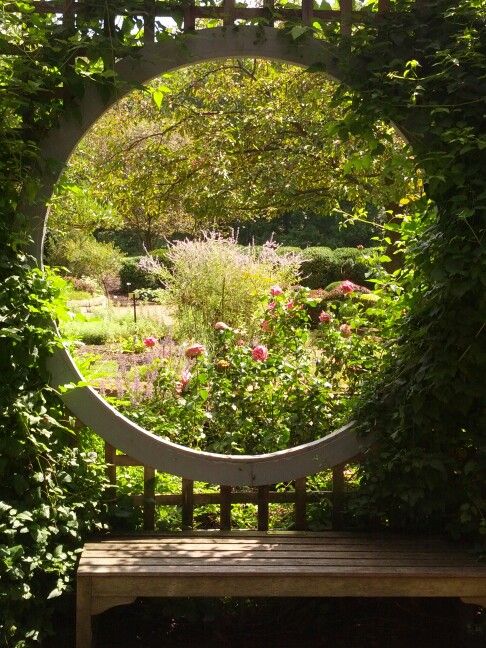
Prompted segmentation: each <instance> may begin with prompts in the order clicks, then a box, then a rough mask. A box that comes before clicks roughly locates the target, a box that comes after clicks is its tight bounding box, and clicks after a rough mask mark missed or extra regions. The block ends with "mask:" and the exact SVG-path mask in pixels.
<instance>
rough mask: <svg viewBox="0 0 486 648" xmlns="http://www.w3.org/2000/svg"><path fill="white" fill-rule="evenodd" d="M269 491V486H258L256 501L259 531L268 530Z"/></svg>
mask: <svg viewBox="0 0 486 648" xmlns="http://www.w3.org/2000/svg"><path fill="white" fill-rule="evenodd" d="M269 491H270V487H269V486H259V487H258V495H257V502H258V530H259V531H268V522H269V520H268V518H269V506H268V504H269V499H268V494H269Z"/></svg>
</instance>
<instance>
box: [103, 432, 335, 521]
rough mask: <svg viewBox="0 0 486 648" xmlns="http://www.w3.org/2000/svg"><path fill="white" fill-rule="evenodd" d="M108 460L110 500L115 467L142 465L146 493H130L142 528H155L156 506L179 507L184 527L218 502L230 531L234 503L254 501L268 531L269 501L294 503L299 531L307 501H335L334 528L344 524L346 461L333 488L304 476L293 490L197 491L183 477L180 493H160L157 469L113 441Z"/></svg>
mask: <svg viewBox="0 0 486 648" xmlns="http://www.w3.org/2000/svg"><path fill="white" fill-rule="evenodd" d="M105 462H106V463H107V468H106V470H107V478H108V482H109V484H110V486H109V489H108V495H109V500H110V501H115V499H116V469H117V467H118V466H121V467H127V466H139V467H143V471H144V477H143V479H144V482H143V483H144V492H143V494H134V495H131V500H132V502H133V504H134V505H136V506H142V508H143V527H144V530H145V531H153V530H154V529H155V514H156V508H157V506H179V507H180V508H181V512H182V528H183V529H184V530H189V529H192V528H193V526H194V509H195V508H196V507H197V506H207V505H211V504H213V505H217V506H219V508H220V529H221V530H222V531H230V530H231V526H232V523H231V507H232V505H233V504H253V505H256V506H257V524H256V526H257V528H258V530H259V531H267V530H268V528H269V514H270V504H293V505H294V514H295V524H294V528H295V529H296V530H298V531H304V530H306V529H307V515H306V513H307V504H309V503H317V502H322V501H324V500H328V501H330V502H331V504H332V528H333V529H336V530H339V529H341V528H342V526H343V509H344V500H345V478H344V464H342V465H339V466H335V467H334V468H333V470H332V474H333V487H332V490H330V491H315V490H311V491H308V490H307V478H306V477H302V478H300V479H296V480H295V482H294V489H289V490H279V491H276V490H271V487H270V486H269V485H266V486H259V487H258V488H256V489H255V488H253V489H252V488H245V489H238V488H233V487H231V486H228V485H221V486H220V488H219V492H214V491H213V492H199V493H195V492H194V481H193V480H191V479H185V478H182V487H181V492H180V493H157V492H156V487H155V477H156V471H155V470H154V468H152V467H149V466H144V465H143V464H141V463H140V462H139V461H137V460H135V459H133V458H132V457H130V456H129V455H126V454H118V453H117V452H116V449H115V448H114V447H113V446H111V445H110V444H108V443H106V444H105Z"/></svg>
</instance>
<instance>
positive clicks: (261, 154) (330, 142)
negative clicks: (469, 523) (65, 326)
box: [51, 59, 420, 249]
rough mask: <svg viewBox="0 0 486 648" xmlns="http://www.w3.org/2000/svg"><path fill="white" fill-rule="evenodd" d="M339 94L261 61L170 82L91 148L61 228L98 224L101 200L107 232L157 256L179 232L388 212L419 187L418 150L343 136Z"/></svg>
mask: <svg viewBox="0 0 486 648" xmlns="http://www.w3.org/2000/svg"><path fill="white" fill-rule="evenodd" d="M335 91H336V85H335V84H334V83H333V82H331V81H329V80H328V79H327V78H326V77H325V76H324V75H322V74H316V73H311V72H309V71H305V70H303V69H301V68H297V67H295V66H290V65H285V64H281V63H274V62H268V61H262V60H241V59H228V60H225V61H223V62H213V63H206V64H201V65H197V66H195V67H191V68H186V69H184V70H181V71H178V72H174V73H171V74H166V75H164V76H163V77H162V78H160V79H158V80H156V81H155V82H154V83H153V84H152V86H151V87H149V88H147V89H146V90H145V91H138V92H134V93H132V94H131V95H130V96H129V97H127V98H126V99H124V100H123V101H121V102H120V103H118V104H117V105H116V106H115V107H114V108H113V109H112V110H110V111H109V112H108V113H107V114H106V115H105V116H104V117H103V118H102V119H101V120H100V121H99V122H98V123H97V124H96V125H95V127H94V128H93V129H92V130H91V132H90V133H89V134H88V135H87V137H86V138H85V139H84V140H83V142H82V143H81V144H80V146H79V149H78V151H77V152H76V154H75V155H74V156H73V158H72V160H71V163H70V166H69V169H68V171H67V178H68V182H67V186H68V189H69V190H70V193H69V194H66V192H65V191H64V190H63V189H62V188H61V191H60V193H59V194H58V197H57V199H56V200H55V204H54V209H53V218H52V220H51V226H52V227H53V228H55V229H61V230H62V229H64V230H65V229H66V225H67V223H68V222H69V228H70V229H71V228H72V226H73V223H74V226H75V227H76V224H79V222H80V218H81V216H82V215H83V218H84V222H86V220H87V221H88V223H87V224H88V225H91V224H93V223H94V222H96V218H95V220H94V221H93V220H92V219H90V218H88V219H86V218H85V215H86V204H87V203H88V204H90V205H93V204H95V205H99V222H98V227H99V228H103V227H106V224H107V223H109V222H111V226H113V224H114V221H115V220H117V222H118V227H120V228H125V229H131V230H135V231H136V232H138V235H139V237H140V239H141V240H142V242H143V244H144V245H145V246H146V247H147V248H148V249H150V248H152V247H153V246H154V245H155V244H156V241H157V239H160V237H163V236H170V235H171V234H172V233H173V232H174V231H177V230H180V231H194V230H197V229H202V228H208V227H220V226H222V225H223V226H224V225H226V224H228V223H234V222H236V221H239V222H244V221H248V220H254V219H271V218H274V217H277V216H280V215H282V214H285V213H288V212H292V211H294V212H296V211H299V212H308V213H319V214H323V215H324V214H329V213H330V212H332V211H333V210H334V209H336V208H339V207H340V206H342V205H343V204H348V205H349V204H352V205H354V206H355V207H356V206H360V207H364V206H366V205H368V204H373V205H376V206H377V207H380V208H383V207H387V206H388V205H389V204H391V203H395V202H397V201H398V200H399V199H400V198H401V197H403V196H404V195H406V194H407V193H409V192H410V191H411V190H412V189H413V190H415V189H416V187H417V185H418V184H419V183H420V180H419V179H417V174H416V173H415V171H414V169H413V164H412V160H411V157H410V151H409V149H408V147H407V146H406V145H405V143H404V142H403V141H402V140H401V139H400V138H399V136H398V135H397V134H396V133H395V132H394V130H393V128H391V127H389V126H385V125H384V124H382V123H377V124H376V125H375V126H374V127H373V130H372V132H371V133H370V134H369V136H367V137H363V136H361V134H360V133H356V134H352V133H350V132H348V131H347V130H346V129H343V127H342V124H343V120H346V112H347V110H348V109H349V105H348V103H347V102H346V103H344V104H343V103H342V102H341V103H339V102H336V101H334V100H333V97H334V94H335ZM73 185H74V187H78V188H79V187H81V188H82V191H79V189H78V190H77V192H76V193H74V194H73ZM66 195H68V199H67V200H66ZM73 203H74V204H73ZM73 207H74V211H76V212H77V216H74V218H73V217H72V212H73V209H72V208H73ZM107 214H109V215H111V217H110V218H107ZM114 215H115V216H114Z"/></svg>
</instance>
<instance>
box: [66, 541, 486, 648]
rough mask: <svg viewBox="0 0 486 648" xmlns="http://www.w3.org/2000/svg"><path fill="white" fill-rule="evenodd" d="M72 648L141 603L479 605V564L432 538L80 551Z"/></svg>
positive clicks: (165, 544) (85, 647) (485, 588)
mask: <svg viewBox="0 0 486 648" xmlns="http://www.w3.org/2000/svg"><path fill="white" fill-rule="evenodd" d="M77 588H78V589H77V596H78V608H77V644H76V645H77V648H91V617H92V615H95V614H99V613H101V612H103V611H105V610H107V609H109V608H111V607H113V606H116V605H122V604H126V603H131V602H132V601H134V600H135V599H136V598H137V597H139V596H156V597H167V596H171V597H172V596H199V597H200V596H217V597H220V596H244V597H254V596H271V597H275V596H299V597H306V596H339V597H342V596H366V597H373V596H379V597H382V596H393V597H398V596H413V597H460V598H462V599H463V600H464V601H465V602H468V603H475V604H477V605H485V606H486V564H481V563H478V560H477V558H476V557H475V556H474V555H471V554H468V553H467V552H465V551H464V550H460V549H458V548H457V547H456V546H454V545H451V544H450V543H447V542H445V541H444V540H440V539H433V538H429V537H425V538H416V537H413V538H409V537H400V536H396V535H376V534H363V533H350V532H347V533H346V532H332V531H330V532H323V533H309V532H304V533H302V532H279V533H272V532H267V533H259V532H251V531H250V532H245V531H240V532H238V531H236V532H232V533H231V534H228V533H223V532H216V533H211V534H208V533H207V532H205V533H204V534H201V533H192V534H187V533H185V534H171V535H163V536H152V537H149V536H147V537H137V538H122V539H108V540H105V541H103V542H95V543H88V544H86V546H85V548H84V551H83V554H82V557H81V562H80V565H79V569H78V577H77Z"/></svg>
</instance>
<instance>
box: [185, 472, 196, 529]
mask: <svg viewBox="0 0 486 648" xmlns="http://www.w3.org/2000/svg"><path fill="white" fill-rule="evenodd" d="M193 525H194V482H193V481H192V479H183V480H182V528H183V530H186V529H192V527H193Z"/></svg>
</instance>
